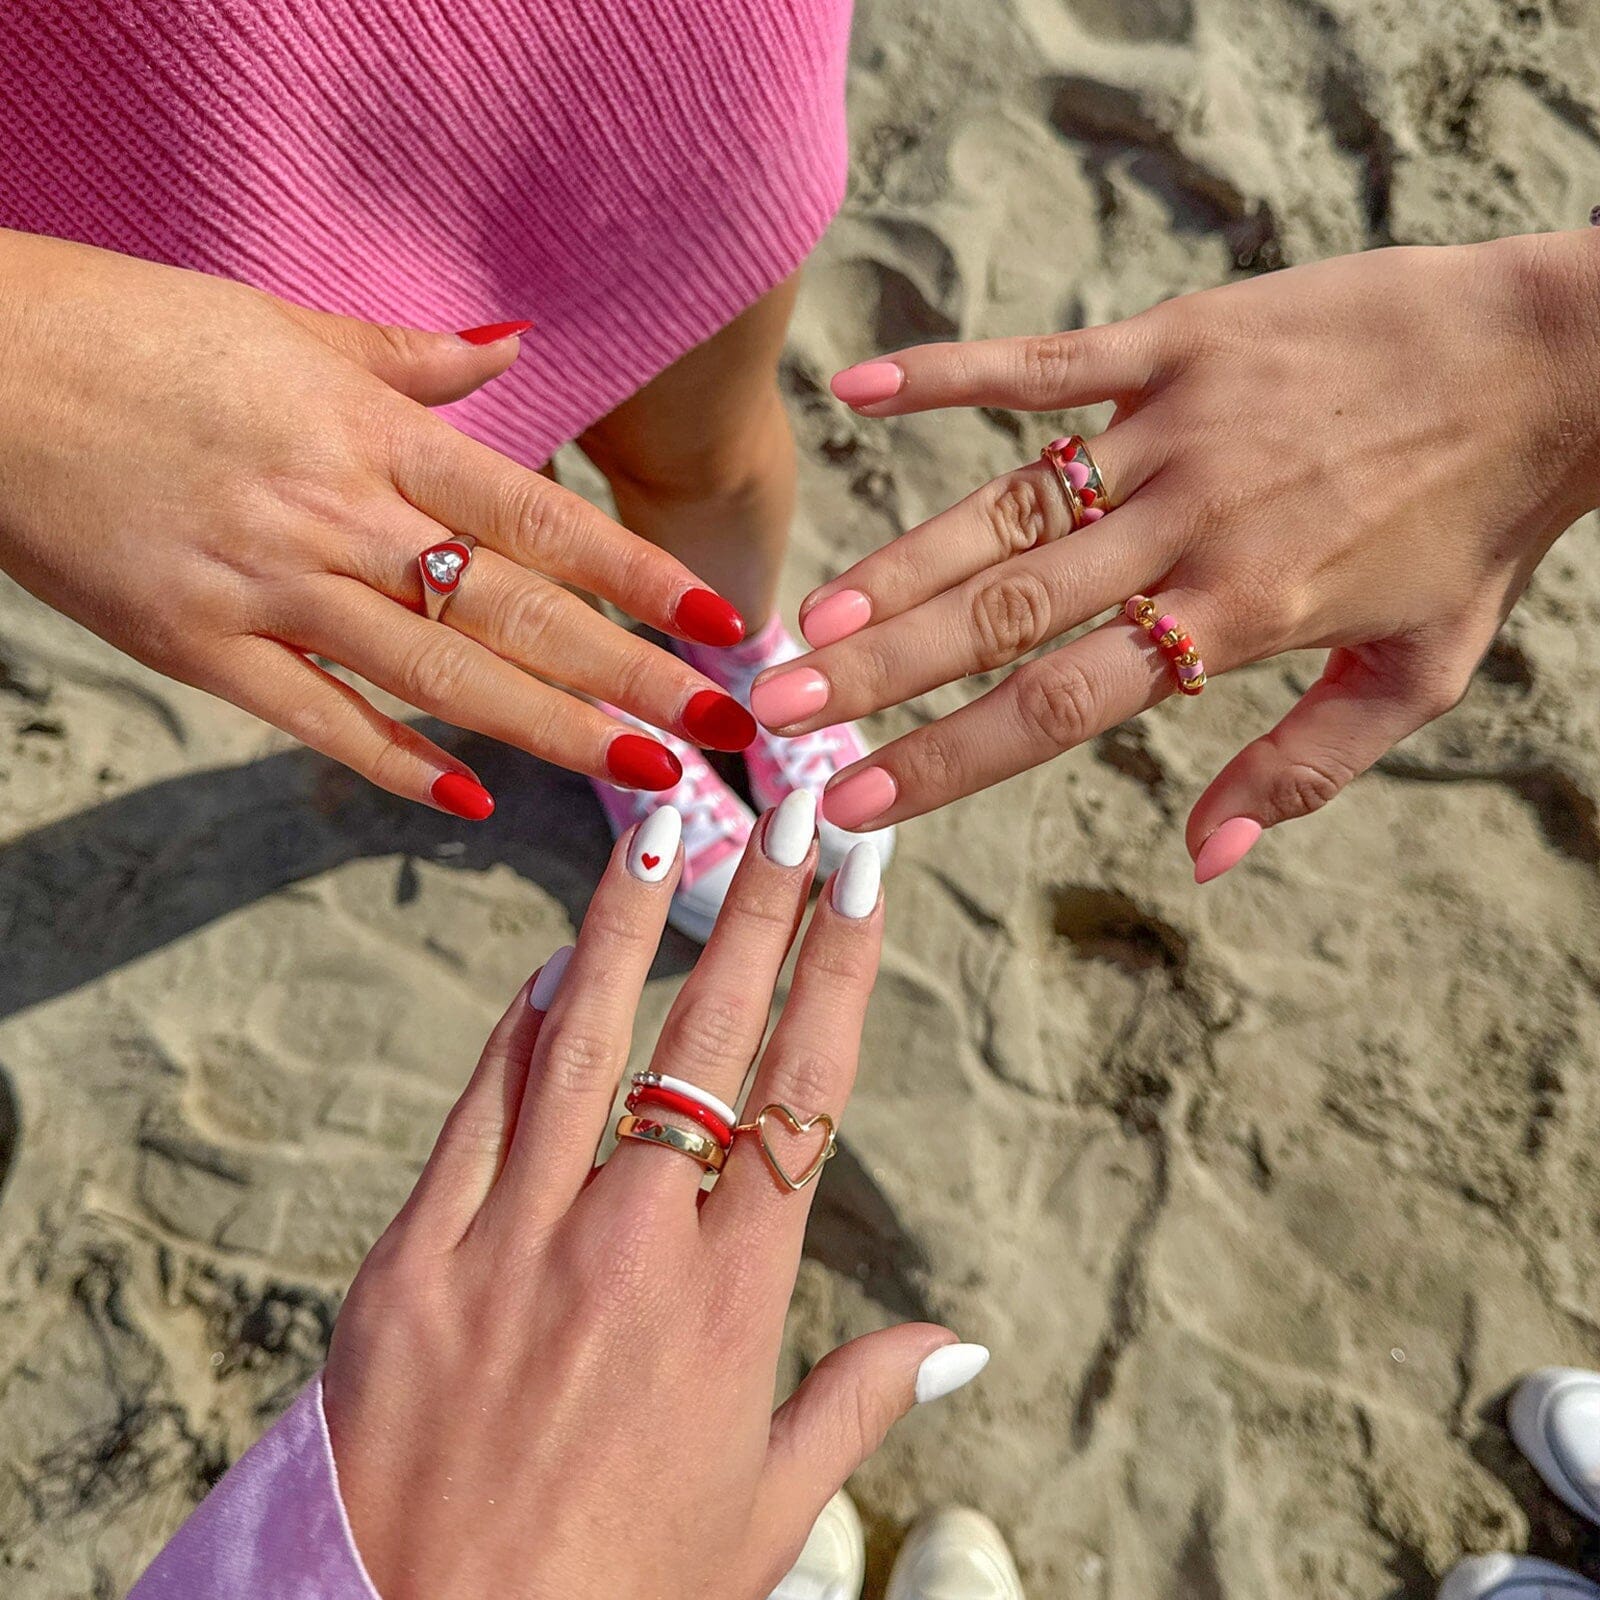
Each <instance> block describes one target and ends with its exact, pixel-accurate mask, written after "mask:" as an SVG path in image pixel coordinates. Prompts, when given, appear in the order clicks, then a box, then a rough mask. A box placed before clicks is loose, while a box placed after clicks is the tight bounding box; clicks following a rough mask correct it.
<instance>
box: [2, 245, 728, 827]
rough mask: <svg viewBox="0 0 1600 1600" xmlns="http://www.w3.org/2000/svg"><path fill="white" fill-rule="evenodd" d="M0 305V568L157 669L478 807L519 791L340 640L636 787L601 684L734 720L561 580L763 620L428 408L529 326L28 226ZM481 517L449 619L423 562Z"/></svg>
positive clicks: (409, 787) (474, 715)
mask: <svg viewBox="0 0 1600 1600" xmlns="http://www.w3.org/2000/svg"><path fill="white" fill-rule="evenodd" d="M0 306H3V307H4V308H5V312H4V329H3V339H0V357H3V359H0V569H4V570H5V571H6V572H8V573H10V575H11V576H12V577H14V578H16V579H17V581H18V582H20V583H21V584H23V585H24V586H25V587H27V588H28V589H30V590H32V591H33V592H34V593H35V594H36V595H38V596H39V597H40V598H41V599H43V600H44V601H46V602H47V603H48V604H50V605H52V606H54V607H56V608H57V609H58V610H60V611H63V612H65V613H66V614H67V615H68V616H70V617H73V618H74V619H75V620H77V621H78V622H81V623H82V624H83V625H84V626H86V627H88V628H91V629H93V630H94V631H95V632H96V633H98V634H100V635H101V636H102V637H104V638H106V639H108V640H109V641H110V642H111V643H112V644H114V645H116V646H118V647H119V648H120V649H123V650H125V651H127V652H128V653H129V654H130V655H132V656H135V657H137V658H138V659H139V660H140V661H142V662H144V663H146V664H147V665H149V666H152V667H155V668H157V669H158V670H160V671H162V672H164V673H167V674H168V675H170V676H172V677H174V678H178V679H181V680H183V681H185V682H187V683H191V684H195V685H197V686H199V687H201V688H203V689H208V690H210V691H211V692H213V693H215V694H218V695H221V696H222V697H224V698H225V699H229V700H232V701H233V702H235V703H236V704H237V705H240V706H243V707H244V708H245V709H247V710H249V711H253V712H254V713H256V714H257V715H258V716H261V717H264V718H265V719H267V720H268V721H269V722H272V723H275V724H276V725H277V726H278V727H280V728H282V729H283V730H284V731H285V732H287V733H290V734H292V735H294V736H295V737H296V738H298V739H300V740H302V741H304V742H305V743H306V744H308V745H311V746H312V747H314V748H315V749H317V750H320V751H322V752H323V753H325V754H327V755H330V756H332V757H334V758H335V759H337V760H339V761H342V762H345V763H346V764H347V765H349V766H351V767H353V768H354V769H355V770H356V771H358V772H361V773H363V774H365V775H366V776H367V777H369V778H370V779H372V781H373V782H375V783H377V784H380V785H381V786H382V787H384V788H386V789H390V790H392V791H394V792H395V793H397V794H401V795H404V796H406V797H408V798H411V799H416V800H423V801H431V802H432V803H434V804H436V805H441V806H444V807H445V808H447V809H450V810H453V811H455V812H456V813H457V814H459V815H464V816H483V815H486V814H487V812H488V810H489V809H491V808H492V804H491V802H489V798H488V796H487V795H486V794H485V793H484V792H483V790H482V789H481V788H480V787H479V786H478V785H477V784H476V782H475V781H474V780H473V779H472V777H471V775H470V774H468V773H466V772H465V771H464V769H463V768H462V765H461V763H460V762H458V761H456V760H455V759H454V758H453V757H451V756H449V755H447V754H446V753H445V752H444V751H443V750H441V749H440V748H439V747H438V746H436V745H435V744H433V743H431V742H430V741H429V740H427V739H425V738H424V737H423V736H422V735H421V734H420V733H418V732H416V731H415V730H414V729H412V728H411V727H409V726H407V725H406V724H404V723H402V722H399V721H397V720H395V719H393V718H391V717H389V716H387V715H385V714H383V713H381V712H380V711H379V710H378V709H377V708H376V707H374V706H373V705H372V704H371V703H370V702H369V701H368V700H367V699H366V698H365V697H364V696H363V695H362V694H360V693H359V692H358V691H357V690H356V689H354V688H352V687H350V686H349V685H348V684H347V683H345V682H343V681H342V680H341V679H339V678H337V677H335V676H333V675H332V674H331V673H330V672H328V671H327V670H325V668H324V666H323V662H324V661H325V660H326V661H332V662H336V663H338V664H340V665H342V666H344V667H347V668H349V669H350V670H351V671H353V672H356V673H359V674H360V675H361V677H363V678H364V679H366V680H367V681H368V682H369V683H372V684H375V685H377V686H378V687H379V688H381V689H384V690H387V691H389V692H391V693H392V694H394V695H395V696H396V697H398V698H399V699H401V700H404V701H406V702H408V703H410V704H411V705H414V706H416V707H418V708H419V709H421V710H423V711H427V712H429V713H431V714H433V715H436V716H438V717H441V718H443V719H444V720H446V721H449V722H454V723H457V724H460V725H461V726H464V727H470V728H473V729H475V730H477V731H479V732H482V733H486V734H489V735H491V736H493V737H495V738H498V739H502V740H504V741H506V742H507V743H510V744H514V745H518V746H520V747H521V748H523V749H525V750H528V751H531V752H533V753H535V754H537V755H540V756H543V757H545V758H546V759H548V760H551V761H554V762H557V763H558V764H560V765H563V766H567V767H572V768H575V769H577V770H580V771H583V772H587V773H590V774H592V775H594V776H597V777H613V778H615V779H617V780H618V781H627V776H628V775H627V774H626V773H619V772H616V771H614V770H613V767H614V765H615V763H613V762H611V761H609V760H608V755H609V752H610V748H611V745H612V742H613V741H614V740H615V739H616V738H618V737H619V736H623V735H624V729H623V726H622V724H620V723H619V722H617V721H616V720H614V719H613V718H611V717H609V716H607V715H606V714H605V713H603V712H602V711H600V710H599V709H598V708H597V707H596V706H595V705H593V704H591V703H590V702H589V700H588V699H580V698H578V695H584V696H594V697H597V698H600V699H603V700H606V701H609V702H611V703H613V704H615V705H618V706H621V707H622V708H623V709H625V710H628V711H631V712H633V713H635V714H636V715H638V716H639V717H641V718H642V719H644V720H645V721H647V722H649V723H651V724H652V725H654V726H658V727H670V728H672V729H674V730H675V731H677V732H680V733H682V734H683V735H684V736H685V737H687V738H689V739H691V740H693V741H695V742H696V743H716V742H717V741H719V740H721V741H722V742H723V743H724V744H725V743H726V742H727V740H728V739H729V738H731V737H735V736H736V735H737V723H738V719H739V717H742V716H743V713H742V712H741V711H740V710H739V708H738V707H737V706H734V705H733V704H732V702H731V701H729V700H728V697H727V696H726V695H724V694H722V693H721V691H720V690H719V689H718V688H717V686H716V685H714V684H713V683H711V682H710V681H709V680H708V679H706V678H705V677H703V676H702V675H701V674H699V673H697V672H695V671H694V670H692V669H691V668H690V667H689V666H688V665H687V664H686V663H684V662H683V661H681V660H679V659H677V658H676V657H675V656H673V655H671V654H669V653H668V652H666V651H663V650H659V649H656V648H654V647H653V646H651V645H649V644H647V643H645V641H644V640H642V639H640V638H637V637H635V636H634V635H633V634H631V633H629V632H627V631H625V630H624V629H622V628H620V627H618V626H616V625H615V624H613V623H612V622H610V621H608V620H607V619H605V618H604V617H602V616H601V615H600V614H599V613H598V612H597V611H595V610H594V609H592V608H591V607H590V606H588V605H586V604H585V603H584V602H583V601H582V600H581V599H579V598H578V597H577V596H576V595H574V594H572V593H571V592H569V590H568V589H567V588H566V587H564V585H566V584H572V585H576V586H577V587H580V588H583V589H588V590H592V591H594V592H595V593H598V594H601V595H604V596H605V597H607V598H608V599H611V600H613V601H615V602H616V603H617V604H619V605H620V606H622V607H623V608H624V609H625V610H628V611H630V612H631V613H633V614H634V615H636V616H638V617H640V618H642V619H644V620H646V621H648V622H651V623H653V624H654V625H656V626H658V627H661V628H664V629H666V630H668V631H670V632H675V633H678V634H679V635H680V636H683V637H690V638H696V639H700V640H701V641H703V642H707V643H714V644H727V643H730V642H732V640H733V639H736V638H737V637H739V634H740V632H741V631H742V624H740V622H739V619H738V617H737V614H736V613H734V612H733V610H732V608H731V607H730V606H728V605H727V604H726V602H724V601H722V600H720V599H719V598H718V597H717V596H715V595H711V594H709V593H708V592H707V591H706V590H704V589H703V588H701V587H700V586H699V584H698V581H697V580H696V579H695V578H694V576H693V575H692V574H691V573H690V572H689V571H688V569H687V568H685V567H683V566H682V565H680V564H679V563H678V562H676V561H674V560H673V559H672V558H670V557H669V556H667V555H665V554H664V553H663V552H661V551H660V550H657V549H656V548H655V547H654V546H652V545H649V544H646V543H645V542H644V541H643V540H640V539H638V538H636V537H634V536H633V535H632V534H630V533H628V532H626V531H625V530H624V529H623V528H621V527H619V526H618V525H617V524H615V523H613V522H611V521H609V520H608V519H606V518H605V517H603V516H601V515H599V514H598V513H597V512H595V511H593V510H592V509H590V508H589V507H588V506H587V505H586V504H585V503H584V502H583V501H582V500H580V499H579V498H578V497H577V496H575V495H572V494H569V493H568V492H566V491H565V490H563V489H561V488H559V487H558V486H557V485H556V484H554V483H552V482H551V481H550V480H549V479H547V478H545V477H543V476H541V475H540V474H538V473H534V472H528V471H525V470H523V469H522V468H520V467H517V466H516V465H514V464H513V463H512V462H511V461H509V460H507V459H506V458H505V457H503V456H500V455H497V454H496V453H495V452H494V451H492V450H490V449H488V448H487V447H486V446H484V445H481V444H478V443H475V442H474V441H472V440H471V439H468V438H467V437H466V436H465V435H463V434H461V433H459V432H457V431H456V430H455V429H454V428H452V427H451V426H450V425H449V424H448V423H447V422H445V421H444V420H443V419H442V418H440V417H438V416H435V415H434V414H433V413H432V412H431V411H429V410H428V409H427V408H428V407H429V406H434V405H439V404H443V403H444V402H446V401H450V400H455V399H459V398H460V397H461V396H463V395H466V394H468V393H470V392H471V391H472V390H474V389H476V388H478V387H479V386H480V385H482V384H485V383H488V382H490V381H492V380H493V379H494V378H496V377H498V376H499V375H500V374H501V373H502V372H504V371H505V370H506V369H507V368H508V367H509V366H510V365H511V364H512V362H513V361H515V359H516V357H517V352H518V349H519V344H518V334H519V332H524V331H526V328H527V325H526V324H505V325H498V326H491V327H488V328H481V329H469V330H467V332H466V333H464V334H456V333H426V332H420V331H418V330H415V329H410V328H395V327H381V326H378V325H376V324H372V323H366V322H360V321H357V320H354V319H350V318H345V317H336V316H328V315H323V314H321V313H318V312H313V311H307V310H305V309H303V308H301V307H298V306H294V305H290V304H288V303H286V302H284V301H281V300H277V299H274V298H273V297H271V296H270V295H265V294H260V293H257V292H256V291H254V290H251V289H248V288H245V287H243V286H242V285H240V284H236V283H231V282H229V281H227V280H225V279H221V278H214V277H208V276H205V275H203V274H200V273H194V272H184V271H179V270H178V269H176V268H172V267H166V266H159V265H156V264H153V263H151V262H146V261H138V260H134V259H131V258H129V257H126V256H121V255H116V254H113V253H111V252H108V251H103V250H93V249H89V248H87V247H85V246H81V245H75V244H68V243H64V242H62V241H59V240H55V239H46V238H39V237H34V236H30V235H26V234H20V233H8V232H5V231H3V230H0ZM535 336H536V335H535ZM462 534H468V535H471V536H472V537H474V538H475V539H476V541H477V545H476V549H475V550H474V551H473V552H472V556H471V564H470V567H468V569H467V570H466V572H465V574H464V575H463V576H462V578H461V581H460V585H459V590H458V592H457V593H456V594H455V595H454V596H453V597H452V598H451V599H450V601H449V603H448V609H446V610H445V612H444V615H443V618H442V619H441V620H437V621H433V620H429V619H428V618H426V617H425V616H422V615H419V614H418V613H419V612H420V611H421V610H422V609H423V594H422V586H421V578H420V574H419V571H418V558H419V556H420V555H421V553H422V552H423V551H424V550H425V549H428V548H429V547H431V546H433V545H436V544H439V543H442V542H444V541H446V540H448V539H450V538H452V537H454V536H458V535H462ZM536 674H537V676H536ZM541 680H548V681H541ZM554 685H561V686H564V688H566V689H568V690H572V691H575V693H564V692H562V688H560V687H555V686H554ZM745 722H746V725H747V726H748V719H745ZM730 730H731V731H730ZM750 732H752V733H753V728H751V729H750ZM641 770H643V769H642V768H641ZM672 782H676V778H675V777H672V776H670V775H669V776H668V786H670V783H672Z"/></svg>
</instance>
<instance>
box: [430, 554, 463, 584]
mask: <svg viewBox="0 0 1600 1600" xmlns="http://www.w3.org/2000/svg"><path fill="white" fill-rule="evenodd" d="M466 564H467V558H466V557H465V556H464V555H462V553H461V552H460V551H459V550H430V551H429V552H428V553H427V554H426V555H425V556H423V558H422V565H423V567H424V568H425V569H426V571H427V574H428V576H429V577H430V578H431V579H432V580H433V582H434V583H435V584H436V585H437V586H438V587H439V588H441V589H453V588H454V587H455V585H456V581H457V580H458V579H459V578H460V576H461V569H462V568H463V567H464V566H466Z"/></svg>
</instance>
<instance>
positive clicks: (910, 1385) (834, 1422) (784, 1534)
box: [754, 1322, 989, 1593]
mask: <svg viewBox="0 0 1600 1600" xmlns="http://www.w3.org/2000/svg"><path fill="white" fill-rule="evenodd" d="M988 1362H989V1352H988V1351H987V1350H986V1349H985V1348H984V1347H983V1346H982V1345H980V1344H959V1343H957V1342H956V1338H955V1335H954V1334H953V1333H951V1332H950V1331H949V1329H948V1328H940V1327H937V1326H935V1325H934V1324H932V1323H926V1322H908V1323H904V1324H902V1325H901V1326H900V1327H897V1328H884V1329H882V1330H881V1331H879V1332H877V1333H868V1334H864V1335H863V1336H862V1337H861V1338H859V1339H852V1340H851V1341H850V1342H849V1343H848V1344H844V1345H840V1347H839V1348H838V1349H837V1350H833V1351H830V1352H829V1353H828V1354H827V1355H825V1356H824V1357H823V1358H822V1360H821V1361H819V1362H818V1363H817V1364H816V1366H814V1367H813V1368H812V1369H811V1371H810V1372H809V1373H808V1374H807V1375H806V1378H805V1381H804V1382H803V1383H802V1384H801V1385H800V1387H799V1388H798V1389H796V1390H795V1392H794V1393H793V1395H791V1396H790V1397H789V1399H788V1400H786V1401H785V1402H784V1403H783V1405H781V1406H780V1407H779V1408H778V1410H777V1411H776V1412H775V1413H774V1415H773V1418H772V1433H771V1436H770V1439H769V1442H768V1445H767V1461H766V1469H765V1471H764V1472H763V1474H762V1478H761V1486H760V1489H759V1491H758V1494H757V1497H756V1505H755V1511H754V1517H755V1520H756V1525H757V1526H759V1527H761V1528H763V1529H764V1530H766V1531H767V1532H768V1533H770V1535H771V1536H772V1542H773V1544H774V1545H775V1546H776V1547H777V1548H778V1549H780V1550H782V1551H785V1552H791V1551H792V1553H794V1554H798V1553H799V1549H800V1546H801V1545H803V1544H804V1543H805V1539H806V1535H807V1534H808V1533H809V1532H810V1530H811V1525H812V1524H813V1523H814V1522H815V1521H816V1520H817V1518H818V1517H819V1516H820V1515H821V1513H822V1508H823V1507H824V1506H825V1505H826V1504H827V1503H828V1501H829V1500H830V1499H832V1497H833V1496H834V1494H836V1493H837V1492H838V1490H839V1489H840V1488H841V1487H843V1485H844V1482H845V1480H846V1479H847V1478H848V1477H849V1476H850V1475H851V1474H852V1473H853V1472H855V1471H856V1469H857V1468H858V1467H860V1466H861V1465H862V1464H863V1463H864V1462H865V1461H866V1460H867V1459H868V1458H869V1457H871V1456H872V1455H873V1454H875V1453H876V1451H877V1450H878V1447H879V1446H880V1445H882V1443H883V1441H884V1439H885V1438H886V1437H887V1436H888V1433H889V1430H890V1428H892V1427H893V1426H894V1425H895V1423H897V1422H898V1421H900V1419H901V1418H902V1417H903V1416H905V1414H906V1413H907V1412H908V1411H909V1410H910V1409H911V1408H912V1406H914V1405H919V1404H923V1405H925V1404H928V1403H930V1402H932V1401H933V1400H936V1399H940V1398H942V1397H943V1396H945V1395H947V1394H952V1393H954V1392H955V1390H957V1389H959V1388H962V1387H963V1386H965V1385H966V1384H968V1383H970V1382H971V1381H972V1380H973V1379H974V1378H975V1377H977V1375H978V1374H979V1373H980V1372H982V1371H983V1369H984V1367H985V1366H987V1365H988ZM781 1576H782V1571H780V1572H778V1573H776V1574H774V1581H776V1579H777V1578H779V1577H781ZM764 1592H765V1590H763V1593H764Z"/></svg>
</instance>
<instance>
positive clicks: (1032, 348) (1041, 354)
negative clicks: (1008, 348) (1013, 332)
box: [1022, 333, 1082, 394]
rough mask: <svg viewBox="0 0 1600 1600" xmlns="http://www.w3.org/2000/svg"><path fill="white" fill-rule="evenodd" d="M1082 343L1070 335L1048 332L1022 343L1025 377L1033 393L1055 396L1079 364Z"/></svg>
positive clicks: (1023, 374)
mask: <svg viewBox="0 0 1600 1600" xmlns="http://www.w3.org/2000/svg"><path fill="white" fill-rule="evenodd" d="M1081 346H1082V340H1081V339H1080V338H1078V337H1076V336H1074V335H1073V334H1070V333H1046V334H1042V335H1040V337H1038V338H1037V339H1025V340H1024V341H1023V344H1022V377H1023V382H1024V384H1025V385H1026V387H1027V388H1028V389H1029V390H1030V391H1031V392H1036V393H1043V394H1053V393H1054V392H1055V391H1056V390H1058V389H1059V388H1060V387H1061V386H1062V385H1063V384H1064V383H1065V382H1066V380H1067V375H1068V373H1069V372H1071V370H1072V369H1073V368H1074V367H1075V366H1076V365H1077V362H1078V356H1079V354H1080V353H1081Z"/></svg>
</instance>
